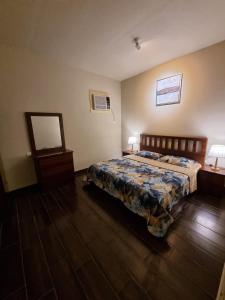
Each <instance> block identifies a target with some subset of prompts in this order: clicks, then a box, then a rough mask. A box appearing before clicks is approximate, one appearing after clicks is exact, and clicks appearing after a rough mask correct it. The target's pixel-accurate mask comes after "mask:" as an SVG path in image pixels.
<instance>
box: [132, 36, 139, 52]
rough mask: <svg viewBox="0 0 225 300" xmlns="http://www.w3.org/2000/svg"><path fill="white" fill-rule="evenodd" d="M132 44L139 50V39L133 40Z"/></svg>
mask: <svg viewBox="0 0 225 300" xmlns="http://www.w3.org/2000/svg"><path fill="white" fill-rule="evenodd" d="M133 43H134V46H135V48H136V49H137V50H140V49H141V44H140V38H139V37H136V38H134V39H133Z"/></svg>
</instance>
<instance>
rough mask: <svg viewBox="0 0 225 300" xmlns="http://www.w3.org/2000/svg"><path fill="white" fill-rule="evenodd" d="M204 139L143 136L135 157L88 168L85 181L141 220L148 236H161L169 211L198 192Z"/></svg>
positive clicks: (166, 226)
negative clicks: (116, 199) (113, 198)
mask: <svg viewBox="0 0 225 300" xmlns="http://www.w3.org/2000/svg"><path fill="white" fill-rule="evenodd" d="M206 146H207V138H205V137H173V136H160V135H149V134H142V135H141V136H140V152H139V153H138V155H127V156H124V157H121V158H117V159H112V160H109V161H104V162H99V163H96V164H93V165H91V166H90V167H89V168H88V171H87V180H88V181H89V182H93V183H94V184H95V185H96V186H98V187H99V188H101V189H103V190H105V191H106V192H107V193H109V194H110V195H112V196H114V197H115V198H118V199H120V200H121V201H122V202H123V204H124V205H125V206H126V207H127V208H128V209H130V210H131V211H132V212H134V213H137V214H138V215H140V216H142V217H144V218H145V219H146V221H147V227H148V230H149V232H150V233H151V234H153V235H154V236H156V237H163V236H164V235H165V234H166V233H167V231H168V228H169V226H170V225H171V224H172V223H173V221H174V218H173V216H172V209H173V207H174V205H175V204H177V203H178V202H179V201H180V200H181V199H182V198H184V197H186V196H187V195H189V194H191V193H193V192H194V191H196V189H197V173H198V170H199V169H200V168H201V166H202V165H204V161H205V153H206Z"/></svg>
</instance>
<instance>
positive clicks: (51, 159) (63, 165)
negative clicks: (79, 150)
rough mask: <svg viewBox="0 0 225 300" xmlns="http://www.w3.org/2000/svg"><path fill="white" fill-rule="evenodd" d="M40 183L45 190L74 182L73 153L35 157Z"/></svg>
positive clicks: (63, 152) (66, 151) (62, 152)
mask: <svg viewBox="0 0 225 300" xmlns="http://www.w3.org/2000/svg"><path fill="white" fill-rule="evenodd" d="M33 158H34V162H35V168H36V173H37V177H38V182H39V184H40V185H41V187H42V189H43V190H46V189H49V188H52V187H56V186H59V185H62V184H65V183H67V182H69V181H72V180H73V178H74V164H73V151H71V150H65V151H60V152H56V153H50V154H44V155H33Z"/></svg>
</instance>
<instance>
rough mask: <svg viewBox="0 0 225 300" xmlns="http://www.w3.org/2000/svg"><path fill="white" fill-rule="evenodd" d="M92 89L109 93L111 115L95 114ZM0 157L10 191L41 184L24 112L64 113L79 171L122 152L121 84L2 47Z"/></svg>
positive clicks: (22, 51) (67, 131) (32, 54)
mask: <svg viewBox="0 0 225 300" xmlns="http://www.w3.org/2000/svg"><path fill="white" fill-rule="evenodd" d="M89 89H93V90H103V91H106V92H109V94H110V95H111V99H112V109H113V112H114V114H115V119H114V118H113V115H112V113H111V112H106V113H96V112H95V113H91V112H90V110H89ZM0 94H1V99H0V141H1V142H0V153H1V156H2V161H3V168H4V171H5V178H6V186H7V187H8V190H13V189H17V188H20V187H23V186H27V185H30V184H32V183H35V182H36V177H35V172H34V168H33V163H32V159H31V158H29V157H27V156H26V153H27V152H28V151H30V147H29V142H28V135H27V130H26V125H25V120H24V112H25V111H41V112H61V113H63V121H64V131H65V139H66V146H67V148H68V149H72V150H74V162H75V168H76V170H79V169H82V168H86V167H88V166H89V165H90V164H91V163H93V162H96V161H99V160H102V159H109V158H112V157H116V156H118V155H120V154H121V89H120V83H119V82H117V81H114V80H111V79H107V78H105V77H101V76H97V75H94V74H91V73H88V72H85V71H81V70H77V69H72V68H70V67H68V66H65V65H62V64H60V63H59V62H57V61H54V60H51V59H50V58H48V57H46V56H42V55H38V54H35V53H34V52H30V51H28V50H21V49H20V50H19V49H15V48H8V47H5V46H0Z"/></svg>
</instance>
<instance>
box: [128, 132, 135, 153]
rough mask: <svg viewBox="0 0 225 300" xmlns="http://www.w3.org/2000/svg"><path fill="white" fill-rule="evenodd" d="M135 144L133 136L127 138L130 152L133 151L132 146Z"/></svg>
mask: <svg viewBox="0 0 225 300" xmlns="http://www.w3.org/2000/svg"><path fill="white" fill-rule="evenodd" d="M136 143H137V138H136V137H135V136H129V138H128V145H132V151H134V144H136Z"/></svg>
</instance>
